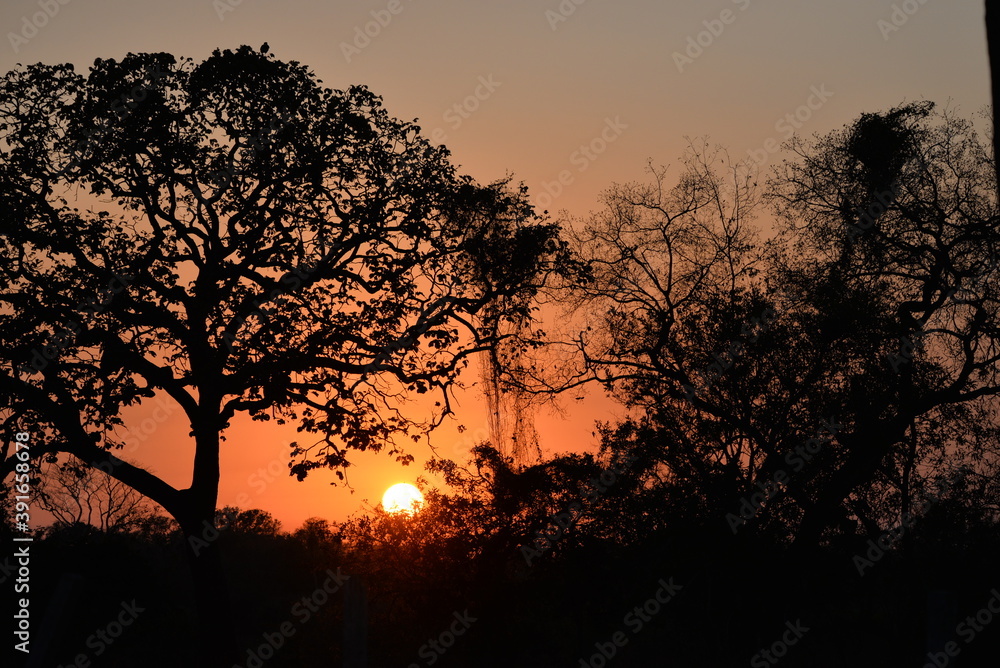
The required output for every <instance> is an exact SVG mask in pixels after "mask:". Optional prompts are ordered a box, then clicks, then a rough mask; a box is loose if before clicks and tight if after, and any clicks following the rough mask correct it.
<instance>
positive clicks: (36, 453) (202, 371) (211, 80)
mask: <svg viewBox="0 0 1000 668" xmlns="http://www.w3.org/2000/svg"><path fill="white" fill-rule="evenodd" d="M571 270H572V263H571V262H570V261H569V260H568V254H567V251H566V245H565V244H564V243H563V242H562V241H561V240H560V238H559V232H558V228H557V226H555V225H553V224H550V223H547V222H545V221H543V220H540V219H539V218H538V217H536V216H535V214H534V212H533V210H532V209H531V207H530V205H528V204H527V200H526V196H525V192H524V189H523V187H522V188H520V189H518V188H516V187H512V186H511V184H510V183H509V180H504V181H500V182H496V183H493V184H491V185H488V186H480V185H478V184H476V183H475V182H474V181H473V180H472V179H471V178H469V177H466V176H463V175H460V174H459V173H457V171H456V169H455V168H454V167H453V166H452V165H451V164H450V162H449V154H448V152H447V150H446V149H445V148H444V147H437V146H433V145H431V144H430V143H429V142H428V141H426V140H425V139H423V138H422V137H421V136H420V128H419V127H418V126H417V125H415V124H413V123H409V122H402V121H399V120H396V119H393V118H392V117H390V116H389V115H388V114H387V113H386V111H385V110H384V109H383V108H382V106H381V100H380V98H378V97H377V96H375V95H374V94H372V93H371V92H369V91H368V90H367V89H366V88H364V87H351V88H349V89H347V90H343V91H341V90H331V89H329V88H326V87H324V86H322V85H321V82H320V81H318V80H317V79H316V77H315V75H314V74H313V73H312V72H311V71H310V70H309V69H308V68H306V67H305V66H303V65H301V64H299V63H296V62H287V63H286V62H281V61H279V60H276V59H275V58H274V56H273V55H266V54H264V53H261V52H256V51H254V50H252V49H250V48H248V47H241V48H240V49H238V50H236V51H229V50H226V51H216V52H215V53H213V54H212V56H211V57H209V58H208V59H207V60H205V61H204V62H202V63H200V64H196V63H194V62H192V61H191V60H180V61H179V60H177V59H175V58H174V57H173V56H172V55H169V54H165V53H154V54H129V55H128V56H126V57H125V58H124V59H122V60H121V61H116V60H100V59H99V60H97V61H95V63H94V65H93V67H91V69H90V71H89V73H88V74H87V76H82V75H80V74H78V73H76V72H75V71H74V69H73V67H72V66H71V65H58V66H48V65H42V64H37V65H31V66H27V67H18V68H17V69H15V70H13V71H11V72H9V73H7V74H6V75H5V76H4V77H3V79H2V81H0V273H2V277H3V278H2V280H3V281H4V283H5V284H6V287H5V289H4V292H3V295H2V296H0V350H2V351H3V352H2V353H0V355H2V359H3V371H2V373H0V419H2V421H3V426H4V430H5V432H6V433H7V434H8V436H10V433H11V432H13V431H16V430H24V431H29V432H30V433H31V434H32V441H31V443H32V445H31V449H30V451H31V456H32V459H33V460H36V461H37V460H38V459H39V458H42V457H43V456H46V455H49V456H51V455H52V454H53V453H58V452H65V453H70V454H72V455H75V456H76V457H77V458H79V459H80V460H81V461H83V462H86V463H87V464H89V465H90V466H93V467H98V468H101V469H102V470H103V471H104V472H105V473H107V474H108V475H110V476H112V477H114V478H116V479H117V480H119V481H121V482H123V483H125V484H127V485H129V486H130V487H132V488H133V489H135V490H137V491H139V492H141V493H142V494H144V495H145V496H147V497H149V498H150V499H153V500H154V501H156V502H157V503H159V504H160V505H162V506H163V507H164V508H165V509H166V510H167V511H168V512H169V513H170V514H171V515H172V516H173V517H175V518H176V519H177V521H178V522H179V523H180V526H181V528H182V530H183V531H184V532H185V533H186V534H187V535H188V536H189V537H195V536H200V535H201V534H202V532H203V531H204V529H205V527H206V525H207V523H210V522H211V521H212V518H213V517H214V514H215V510H216V500H217V494H218V486H219V476H220V470H219V451H220V447H222V441H223V435H224V433H225V430H226V429H227V427H229V426H230V424H231V423H232V421H233V420H234V419H235V418H236V417H237V416H238V415H240V414H246V415H249V416H251V417H252V418H253V419H255V420H268V419H276V420H277V421H278V422H281V423H284V422H285V421H291V422H294V423H296V424H297V425H298V427H299V429H300V431H303V432H305V433H307V434H313V435H315V440H314V441H312V442H306V443H301V444H298V445H297V446H296V447H295V448H294V449H293V451H292V452H291V453H290V456H291V457H292V462H291V464H290V466H291V469H292V471H293V472H294V473H295V474H297V475H298V476H299V477H300V478H302V477H305V476H306V475H307V474H308V472H309V471H310V470H311V469H314V468H316V467H331V468H334V469H336V470H337V471H338V474H340V473H342V471H341V470H342V469H343V468H344V467H346V466H348V465H349V463H350V462H349V459H348V452H349V450H351V449H357V450H366V449H369V450H375V451H378V450H381V449H383V448H386V447H387V448H388V449H389V452H390V453H391V454H394V455H396V456H397V458H399V459H401V460H403V461H407V460H409V459H411V456H410V455H408V454H406V453H405V451H404V450H402V449H401V448H400V447H399V446H398V445H397V440H394V438H398V437H400V436H407V437H413V438H419V435H420V434H421V433H423V432H424V431H426V430H427V429H429V428H432V427H433V426H434V425H435V424H437V423H438V422H439V421H440V419H441V418H442V417H443V416H444V415H445V414H447V413H448V412H449V407H450V403H449V400H450V389H449V388H451V386H452V385H453V384H454V383H455V382H456V379H457V376H458V374H459V372H460V371H461V370H462V368H463V367H464V366H465V365H466V364H467V362H468V360H469V358H470V356H471V355H473V354H474V353H476V352H477V351H483V350H487V349H490V348H491V347H492V346H494V345H496V344H497V342H498V340H499V339H500V338H501V337H502V336H503V334H502V333H501V332H503V331H507V330H509V329H510V328H511V326H512V325H515V324H518V325H520V324H523V322H524V321H525V319H527V318H530V314H531V311H532V306H531V301H532V297H533V295H534V294H535V292H536V291H537V290H538V289H539V288H541V287H542V286H544V284H545V283H546V281H547V279H548V277H549V276H550V275H551V274H553V273H566V272H568V271H571ZM423 393H436V394H437V397H436V400H435V401H434V402H433V403H434V408H433V409H431V408H429V407H430V405H431V403H432V402H431V401H430V400H428V401H427V402H425V403H426V406H428V410H429V412H425V413H423V414H421V415H420V416H419V417H416V416H413V415H410V414H404V413H403V412H401V410H400V408H401V403H402V402H403V401H404V400H405V399H407V398H409V397H411V396H412V395H414V394H423ZM154 396H155V397H159V396H166V397H169V400H170V401H172V402H175V403H176V405H177V406H179V408H180V409H181V410H182V411H183V413H184V415H185V416H186V418H187V420H188V421H189V423H190V429H191V437H192V438H193V439H194V442H195V455H194V461H193V468H192V478H191V484H190V486H188V487H186V488H183V489H177V488H175V487H173V486H171V485H169V484H167V483H166V482H165V481H163V480H162V479H160V478H158V477H157V476H155V475H153V474H152V473H150V472H148V471H145V470H143V469H142V468H140V467H138V466H136V465H133V464H131V463H128V462H125V461H123V460H122V459H120V458H118V457H116V456H115V454H114V453H115V451H116V450H117V449H118V448H120V447H121V446H122V436H121V428H122V427H123V426H125V425H124V420H123V417H122V409H124V408H125V407H127V406H130V405H133V404H136V403H137V402H142V401H143V400H148V399H151V398H153V397H154ZM11 441H12V438H6V439H5V440H4V442H5V443H10V442H11ZM164 447H166V444H164ZM229 447H241V444H232V445H230V446H229ZM3 455H4V459H5V469H4V471H5V473H8V472H9V471H10V470H11V469H12V466H13V463H14V461H13V453H12V452H8V451H4V453H3ZM192 543H193V544H197V541H192ZM191 562H192V567H193V572H194V574H195V584H196V590H197V591H198V593H199V596H200V603H201V609H202V613H203V614H204V615H206V622H207V625H208V627H209V634H208V635H210V636H212V635H215V636H219V635H221V636H226V635H227V633H228V631H227V629H226V628H225V626H224V625H225V623H226V620H227V619H229V617H228V614H227V611H226V609H225V592H224V587H223V585H222V582H223V578H221V577H220V576H219V560H218V554H217V551H216V549H215V545H214V543H213V544H212V545H211V546H209V547H208V548H205V549H200V550H192V551H191ZM213 652H219V653H222V652H223V650H221V649H218V648H213ZM218 660H220V659H218V657H214V658H210V659H209V660H208V663H210V664H211V663H212V661H218Z"/></svg>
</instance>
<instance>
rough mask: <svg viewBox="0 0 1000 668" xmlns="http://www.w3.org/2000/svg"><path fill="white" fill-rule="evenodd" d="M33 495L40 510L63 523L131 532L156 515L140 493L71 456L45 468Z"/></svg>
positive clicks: (33, 488)
mask: <svg viewBox="0 0 1000 668" xmlns="http://www.w3.org/2000/svg"><path fill="white" fill-rule="evenodd" d="M123 461H124V460H123ZM129 463H130V464H133V465H135V463H134V462H129ZM32 492H34V495H35V501H36V502H37V503H38V505H39V507H41V508H43V509H44V510H46V511H48V512H49V513H51V514H52V516H53V517H54V518H55V520H56V522H58V523H60V524H66V525H69V524H77V523H84V524H90V525H92V526H95V527H97V528H98V529H100V530H101V531H130V530H135V529H138V528H140V527H142V526H144V525H145V524H148V522H147V521H146V520H147V518H149V517H150V516H151V515H153V514H154V511H153V509H152V507H151V506H150V503H149V501H148V500H147V499H146V498H145V497H143V496H142V495H141V494H140V493H139V492H137V491H136V490H134V489H132V488H131V487H129V486H128V485H126V484H125V483H123V482H121V481H120V480H118V479H116V478H113V477H111V476H108V475H105V474H104V473H102V472H101V471H98V470H97V469H95V468H92V467H90V466H87V465H86V464H84V463H83V462H81V461H80V460H79V459H76V458H75V457H72V456H70V458H69V459H68V460H67V461H65V462H50V463H48V464H47V465H43V469H42V475H41V476H40V477H39V479H38V484H36V485H35V486H33V487H32Z"/></svg>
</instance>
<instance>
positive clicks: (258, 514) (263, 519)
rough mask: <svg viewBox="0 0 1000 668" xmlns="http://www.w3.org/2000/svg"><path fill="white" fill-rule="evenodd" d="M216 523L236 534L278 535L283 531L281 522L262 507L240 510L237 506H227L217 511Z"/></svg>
mask: <svg viewBox="0 0 1000 668" xmlns="http://www.w3.org/2000/svg"><path fill="white" fill-rule="evenodd" d="M215 523H216V526H217V527H219V528H220V529H225V530H228V531H231V532H232V533H235V534H243V535H250V536H277V535H279V534H280V533H281V522H280V521H279V520H278V519H277V518H276V517H274V516H273V515H272V514H271V513H269V512H267V511H266V510H261V509H260V508H250V509H248V510H240V509H239V508H237V507H236V506H226V507H225V508H222V509H220V510H219V511H218V512H217V513H216V522H215Z"/></svg>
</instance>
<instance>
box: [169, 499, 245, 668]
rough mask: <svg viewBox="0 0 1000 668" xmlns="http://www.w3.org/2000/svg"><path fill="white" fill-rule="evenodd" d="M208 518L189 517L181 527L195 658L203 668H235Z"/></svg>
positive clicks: (232, 632)
mask: <svg viewBox="0 0 1000 668" xmlns="http://www.w3.org/2000/svg"><path fill="white" fill-rule="evenodd" d="M214 519H215V518H214V511H213V513H212V515H211V516H208V517H205V516H201V517H198V518H195V517H193V516H192V517H191V518H190V519H188V520H186V521H185V522H183V523H182V525H181V527H182V530H183V532H184V540H185V542H186V544H187V556H188V563H189V564H190V566H191V576H192V581H193V584H194V594H195V603H196V605H197V613H198V619H197V623H198V633H197V655H198V660H199V663H198V664H196V665H199V666H202V667H203V668H231V666H234V665H239V663H240V658H241V657H240V654H239V651H238V649H237V644H236V625H235V624H234V622H233V609H232V604H231V601H230V598H229V587H228V583H227V581H226V573H225V569H224V568H223V566H222V554H221V550H220V549H219V542H218V541H217V540H216V538H218V536H219V532H218V530H217V529H215V525H214Z"/></svg>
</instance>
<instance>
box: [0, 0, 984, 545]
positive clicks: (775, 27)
mask: <svg viewBox="0 0 1000 668" xmlns="http://www.w3.org/2000/svg"><path fill="white" fill-rule="evenodd" d="M48 3H51V6H49V4H48ZM577 3H579V4H577ZM46 6H49V13H51V14H53V16H51V18H50V17H49V16H46V15H44V14H39V12H43V11H44V8H45V7H46ZM56 8H57V9H56ZM393 11H394V12H395V13H393ZM982 15H983V3H982V1H981V0H976V1H973V0H949V1H948V2H945V1H944V0H923V1H922V2H918V0H908V1H907V2H891V1H887V0H866V1H862V0H838V1H837V2H819V1H818V0H806V1H802V0H798V1H795V2H792V1H790V0H786V1H785V2H763V1H762V0H738V1H733V0H713V1H711V2H705V1H701V2H698V1H695V0H673V1H672V2H669V3H662V2H651V1H639V0H624V1H623V0H619V1H618V2H614V3H612V2H610V1H609V0H583V1H582V2H581V0H575V2H574V0H563V1H562V2H561V3H560V2H559V1H558V0H551V1H541V2H529V1H527V0H508V1H505V2H495V3H485V2H483V3H469V2H465V3H463V2H458V1H457V0H391V1H390V0H371V1H367V0H366V1H363V2H351V3H348V2H343V1H333V2H331V1H329V0H327V1H324V2H321V1H320V0H282V1H281V2H278V1H277V0H272V1H270V2H268V1H266V0H242V2H241V1H240V0H229V2H225V0H215V1H214V2H213V0H176V1H173V2H163V1H162V0H157V1H153V0H129V1H128V2H125V1H122V0H100V1H98V0H68V2H65V4H59V2H58V0H41V2H39V1H38V0H35V1H30V0H4V2H3V4H2V6H0V26H2V27H3V32H4V34H5V35H4V40H3V44H0V61H2V62H0V66H2V67H3V68H4V71H6V70H8V69H10V68H12V67H14V65H15V64H16V63H34V62H45V63H49V64H54V63H63V62H70V63H73V64H74V65H76V67H77V70H78V71H80V72H86V70H87V67H88V66H89V65H90V64H91V63H92V62H93V60H94V59H95V58H98V57H101V58H120V57H122V56H124V55H125V54H126V53H128V52H130V51H131V52H154V51H168V52H171V53H173V54H175V55H178V56H190V57H192V58H194V59H195V61H201V60H203V59H204V58H206V57H207V56H208V55H209V54H210V53H211V51H212V50H213V49H215V48H235V47H237V46H239V45H240V44H249V45H251V46H253V47H258V46H260V45H261V44H262V43H264V42H268V43H269V44H270V47H271V52H272V53H274V54H275V55H276V56H277V57H278V58H280V59H282V60H298V61H300V62H302V63H305V64H307V65H309V66H311V67H312V68H313V70H314V71H315V72H316V74H317V75H318V76H319V78H320V79H322V80H323V81H324V83H325V84H326V85H328V86H330V87H332V88H344V87H346V86H348V85H351V84H366V85H368V86H369V87H370V88H371V89H372V90H373V91H374V92H375V93H377V94H380V95H382V96H383V98H384V100H385V105H386V108H387V109H388V111H389V112H390V113H391V114H393V115H395V116H397V117H399V118H403V119H407V120H410V119H414V118H418V119H419V123H420V125H421V126H422V127H423V128H424V130H425V134H426V135H428V136H431V137H434V138H439V139H442V140H443V143H445V144H446V145H447V146H448V147H449V148H450V149H451V150H452V152H453V157H454V161H455V162H456V163H458V164H459V165H461V166H462V168H463V169H464V171H466V172H467V173H470V174H471V175H473V176H474V177H475V178H477V179H478V180H479V181H481V182H488V181H491V180H494V179H497V178H500V177H503V176H504V175H505V174H508V173H512V174H513V175H514V176H515V177H516V179H519V180H523V181H524V182H525V183H526V184H527V185H528V186H529V187H530V189H531V192H532V193H533V198H534V201H535V202H536V203H537V204H539V205H541V206H543V207H544V208H548V209H550V210H551V211H553V212H557V211H560V210H565V211H566V212H567V213H568V215H570V216H584V215H586V214H587V212H588V211H590V210H592V209H594V208H596V207H597V206H598V202H599V199H598V198H599V195H600V192H601V191H602V190H603V189H604V188H606V187H608V186H609V185H610V184H611V183H613V182H616V181H617V182H623V181H632V180H636V179H642V178H643V176H644V168H645V165H646V164H647V162H648V161H649V160H652V161H654V162H656V163H658V164H669V163H671V162H673V161H674V160H675V159H676V158H677V157H678V155H679V154H680V153H681V151H682V150H683V149H684V147H685V145H686V139H685V137H690V138H699V137H704V136H707V137H708V138H709V139H710V140H711V142H713V143H717V144H721V145H722V146H725V147H727V148H728V149H729V151H730V154H731V155H732V156H733V157H734V158H737V159H739V158H743V157H745V156H746V155H747V152H748V151H755V152H757V155H761V153H760V151H762V150H763V149H764V147H765V146H768V142H769V140H771V141H772V142H773V141H776V140H782V139H784V138H786V136H787V133H788V131H789V130H788V128H789V125H792V124H793V123H792V122H790V121H789V120H788V119H787V118H786V116H787V115H788V114H792V115H793V117H792V118H793V119H794V125H795V126H796V129H797V130H798V131H799V132H800V133H801V134H805V135H811V134H813V133H826V132H829V131H831V130H834V129H837V128H839V127H841V126H843V125H844V124H846V123H849V122H850V121H851V120H853V119H854V118H855V117H856V116H857V115H858V114H860V113H861V112H864V111H876V110H882V109H887V108H889V107H892V106H895V105H897V104H899V103H901V102H904V101H913V100H923V99H926V100H932V101H935V102H938V103H940V104H946V103H947V104H949V105H950V107H951V108H952V109H954V110H955V111H957V113H958V114H959V115H962V116H966V117H972V116H974V115H975V114H977V113H979V112H981V111H982V110H983V109H984V108H985V106H986V105H987V104H988V101H989V77H988V67H987V60H986V41H985V31H984V27H983V21H982ZM378 18H381V20H382V24H384V25H381V24H379V23H378V22H377V19H378ZM706 22H707V23H706ZM880 22H881V23H880ZM32 23H34V25H32ZM366 24H368V25H367V28H368V32H369V33H370V34H372V35H374V37H369V36H367V35H364V31H365V28H366ZM36 25H37V26H41V27H40V28H38V29H37V30H36V29H35V26H36ZM713 30H714V33H717V34H713V32H712V31H713ZM699 33H702V34H700V35H699ZM12 35H15V36H16V37H13V38H12ZM359 35H363V37H359ZM699 41H700V45H699V44H698V43H699ZM692 44H694V45H695V46H692ZM15 49H16V51H15ZM699 51H700V52H699ZM678 53H679V54H682V55H683V56H684V57H685V58H690V60H682V59H679V58H678V57H677V56H676V55H675V54H678ZM820 90H822V91H825V93H824V94H823V96H822V97H824V98H827V99H825V100H823V101H822V103H820V98H819V97H816V96H815V95H814V92H815V91H820ZM477 93H478V96H477ZM810 96H813V97H812V98H810ZM810 99H811V101H812V102H813V106H814V107H815V108H814V109H808V107H805V108H801V109H800V107H802V105H805V104H807V102H809V101H810ZM456 105H458V106H457V107H456ZM796 112H798V114H799V117H798V118H797V119H795V118H794V114H796ZM435 130H438V133H437V134H436V135H435V134H434V132H435ZM602 132H603V133H604V137H603V139H599V138H601V136H602ZM607 140H610V141H607ZM772 145H773V144H772ZM586 146H591V147H592V149H593V152H592V153H591V154H590V155H588V154H587V153H586V152H583V151H581V149H582V148H583V147H586ZM598 153H599V154H598ZM780 158H781V156H780V154H779V153H775V154H772V155H768V163H767V164H774V163H776V162H778V161H780ZM765 167H766V165H765ZM560 174H562V176H563V181H564V184H561V185H559V186H558V188H557V185H556V184H558V181H559V178H560ZM559 188H561V192H558V189H559ZM546 195H548V197H546ZM596 394H598V393H597V392H596V391H592V392H591V396H590V397H589V398H588V399H585V400H582V401H576V400H574V399H568V400H565V401H564V402H563V404H562V405H563V408H564V409H565V410H564V413H563V415H558V414H555V413H552V412H546V411H543V413H542V414H541V415H540V416H539V428H540V432H541V436H542V445H543V449H544V450H545V451H546V452H549V453H552V452H557V451H566V450H574V451H585V450H593V449H595V447H596V443H595V441H594V439H593V437H592V436H591V433H592V431H593V420H594V419H595V417H597V416H602V415H603V416H610V413H609V410H610V408H609V406H608V404H607V403H606V402H603V401H601V400H600V398H599V397H597V396H594V395H596ZM155 408H156V407H155V406H144V407H142V408H141V409H138V410H136V411H135V412H134V417H135V419H136V422H137V424H139V425H140V426H138V427H137V431H139V432H140V434H141V435H142V437H141V439H137V440H136V442H137V443H138V444H139V445H138V447H137V449H136V451H135V452H134V453H126V456H129V457H133V458H136V459H138V460H140V461H142V462H144V463H148V465H149V466H151V467H152V468H153V469H154V470H155V471H156V472H157V473H159V474H160V475H162V476H163V477H164V478H165V479H166V480H167V481H168V482H170V483H172V484H174V485H177V486H181V487H186V486H187V484H188V483H189V481H190V465H191V460H192V456H193V445H192V444H191V443H189V441H188V439H187V437H186V428H185V425H184V423H183V422H182V420H181V415H180V411H179V410H177V411H176V412H174V413H173V414H165V413H164V412H162V411H161V412H159V413H157V412H155ZM458 411H459V415H458V416H457V417H458V419H457V420H455V421H454V422H453V423H451V424H450V425H449V426H448V427H447V428H445V429H443V430H441V432H440V433H438V434H436V435H435V436H434V442H435V443H436V444H437V445H438V447H439V452H440V454H442V455H444V456H449V457H460V456H461V455H462V453H464V452H467V451H468V448H469V446H470V445H471V444H472V443H473V442H474V441H475V440H477V439H481V438H483V437H484V434H485V432H484V431H482V429H481V428H482V425H483V423H484V420H483V415H482V413H483V410H482V407H481V405H480V402H479V401H478V399H477V397H476V395H475V394H474V393H473V394H469V395H468V396H465V397H464V398H463V400H462V402H461V405H460V406H459V407H458ZM161 418H162V419H161ZM142 420H146V422H145V423H144V424H143V423H142V422H141V421H142ZM457 424H464V425H466V426H467V427H469V429H468V431H466V432H465V433H464V434H461V435H459V434H458V433H457V431H456V430H455V425H457ZM228 436H229V440H228V442H227V444H226V445H225V446H224V449H223V480H222V486H221V494H220V505H226V504H238V505H240V506H242V507H260V508H265V509H267V510H269V511H271V512H273V513H274V514H275V515H276V516H277V517H278V518H279V519H281V520H282V521H283V523H284V524H285V528H288V529H292V528H295V527H296V526H298V525H299V524H301V522H302V520H304V519H305V518H307V517H310V516H323V517H327V518H329V519H334V520H339V519H343V518H345V517H346V516H348V515H349V514H351V513H354V512H356V511H357V510H358V509H359V508H360V507H361V504H362V502H363V500H365V499H367V500H369V501H370V502H372V503H377V502H378V500H379V499H380V497H381V494H382V491H383V490H385V489H386V488H387V487H389V486H390V485H391V484H393V483H396V482H400V481H412V480H413V479H415V477H416V476H417V475H420V474H421V473H423V460H424V458H425V457H426V456H427V455H428V454H429V449H428V448H427V447H426V446H424V445H420V446H417V447H416V448H414V449H413V450H412V452H413V454H414V455H415V456H416V457H417V463H416V464H414V465H412V466H410V467H407V468H403V467H401V466H398V465H396V464H395V463H394V462H392V461H390V459H389V458H388V457H386V456H384V455H381V456H380V455H371V454H367V453H366V454H365V455H364V456H361V455H358V456H356V457H355V461H356V463H357V466H356V467H355V468H353V469H352V470H351V475H350V480H351V483H352V485H353V486H354V488H355V493H354V494H353V495H352V494H351V493H350V492H349V491H348V490H345V489H343V488H336V487H331V486H329V482H330V481H332V480H335V478H334V476H333V475H332V474H331V473H328V472H320V473H315V474H313V475H312V476H310V478H309V479H308V480H307V481H306V482H305V483H301V484H300V483H297V482H296V481H294V479H290V478H288V477H287V475H286V473H285V470H286V469H285V464H286V462H287V453H288V443H289V441H291V440H294V439H295V437H296V435H295V433H294V430H293V429H288V428H284V429H280V428H277V427H274V426H271V425H267V424H264V425H262V424H251V425H245V424H237V425H236V426H235V427H234V429H232V430H231V432H230V433H229V435H228Z"/></svg>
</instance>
